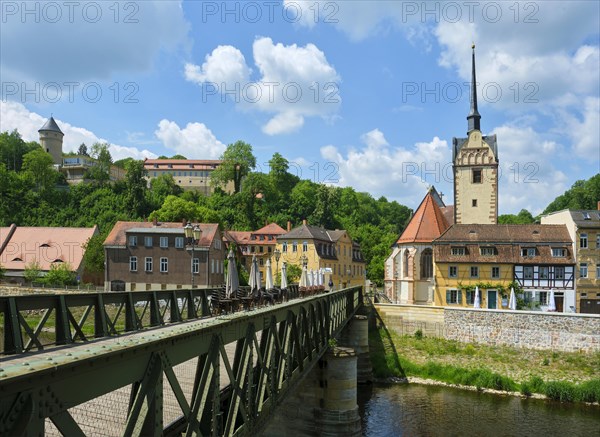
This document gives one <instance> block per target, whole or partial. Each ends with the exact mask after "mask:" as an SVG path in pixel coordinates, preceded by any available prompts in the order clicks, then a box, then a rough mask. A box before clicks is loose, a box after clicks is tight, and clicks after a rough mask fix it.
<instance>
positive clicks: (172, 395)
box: [0, 287, 363, 436]
mask: <svg viewBox="0 0 600 437" xmlns="http://www.w3.org/2000/svg"><path fill="white" fill-rule="evenodd" d="M194 291H195V290H194ZM184 293H185V292H184ZM128 299H129V297H128ZM362 299H363V296H362V288H361V287H353V288H348V289H344V290H339V291H336V292H332V293H323V294H317V295H312V296H308V297H305V298H301V299H293V300H290V301H288V302H284V303H280V304H277V305H271V306H265V307H262V308H258V309H254V310H251V311H239V312H236V313H230V314H225V315H220V316H218V317H212V318H204V319H199V320H192V321H188V322H186V323H178V324H172V325H166V326H163V327H161V328H158V329H152V330H148V331H141V332H134V333H131V334H127V335H124V336H121V337H117V338H106V339H98V340H96V341H92V342H89V343H86V344H71V345H68V346H65V347H63V348H55V349H50V350H47V351H42V352H40V353H38V354H31V355H19V356H14V357H12V358H5V359H4V360H3V362H2V363H0V435H34V434H35V435H41V434H46V435H61V434H62V435H68V436H82V435H97V434H102V435H115V436H116V435H127V436H128V435H152V436H161V435H165V436H170V435H173V436H175V435H178V436H179V435H186V436H190V435H203V436H208V435H210V436H219V435H226V436H242V435H252V434H256V433H257V432H259V431H260V430H261V429H262V427H263V426H264V425H265V423H266V421H267V420H268V418H269V416H270V413H271V412H272V411H273V409H274V408H275V407H276V405H278V404H280V403H281V401H282V399H283V398H284V397H285V396H286V395H287V394H288V393H289V392H290V391H291V390H293V389H295V387H296V386H297V385H298V384H299V382H300V381H301V380H302V378H303V377H304V376H305V375H306V374H307V373H308V372H309V371H310V369H311V368H312V366H313V365H314V364H315V363H316V362H317V361H318V360H319V358H320V357H321V356H322V355H323V354H324V353H325V351H326V350H327V348H328V340H329V339H330V338H331V337H333V336H336V335H338V334H339V333H340V331H341V330H342V329H343V328H344V326H345V325H346V323H347V322H348V321H349V320H350V319H351V317H352V316H353V315H354V314H355V313H356V311H357V309H358V308H359V307H360V305H361V304H362ZM130 306H133V307H135V301H134V302H133V303H130ZM176 307H177V305H176ZM63 308H64V306H63ZM130 317H131V318H132V320H137V318H136V317H135V316H134V315H133V314H132V315H131V316H130ZM186 369H187V370H186Z"/></svg>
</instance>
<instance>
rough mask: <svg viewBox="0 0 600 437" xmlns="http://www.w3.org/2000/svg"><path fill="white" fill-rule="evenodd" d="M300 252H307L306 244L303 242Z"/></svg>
mask: <svg viewBox="0 0 600 437" xmlns="http://www.w3.org/2000/svg"><path fill="white" fill-rule="evenodd" d="M302 252H308V242H307V241H304V242H303V243H302Z"/></svg>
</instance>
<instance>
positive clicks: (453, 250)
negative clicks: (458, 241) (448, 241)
mask: <svg viewBox="0 0 600 437" xmlns="http://www.w3.org/2000/svg"><path fill="white" fill-rule="evenodd" d="M450 250H451V253H452V255H457V256H459V255H464V254H465V253H466V248H465V247H463V246H457V247H453V248H451V249H450Z"/></svg>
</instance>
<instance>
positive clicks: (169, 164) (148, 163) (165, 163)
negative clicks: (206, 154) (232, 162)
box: [144, 158, 223, 170]
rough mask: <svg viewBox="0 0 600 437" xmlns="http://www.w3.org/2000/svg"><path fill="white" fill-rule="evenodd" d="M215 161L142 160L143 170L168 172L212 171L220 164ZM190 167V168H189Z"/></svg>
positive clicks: (218, 161)
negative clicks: (163, 170)
mask: <svg viewBox="0 0 600 437" xmlns="http://www.w3.org/2000/svg"><path fill="white" fill-rule="evenodd" d="M221 162H223V161H220V160H216V159H148V158H146V159H144V168H145V169H146V170H152V169H169V170H214V169H215V168H217V167H218V166H219V164H221ZM190 166H191V167H190Z"/></svg>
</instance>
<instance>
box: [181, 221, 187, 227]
mask: <svg viewBox="0 0 600 437" xmlns="http://www.w3.org/2000/svg"><path fill="white" fill-rule="evenodd" d="M181 224H182V225H183V227H184V228H185V225H187V220H186V219H183V220H182V221H181Z"/></svg>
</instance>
